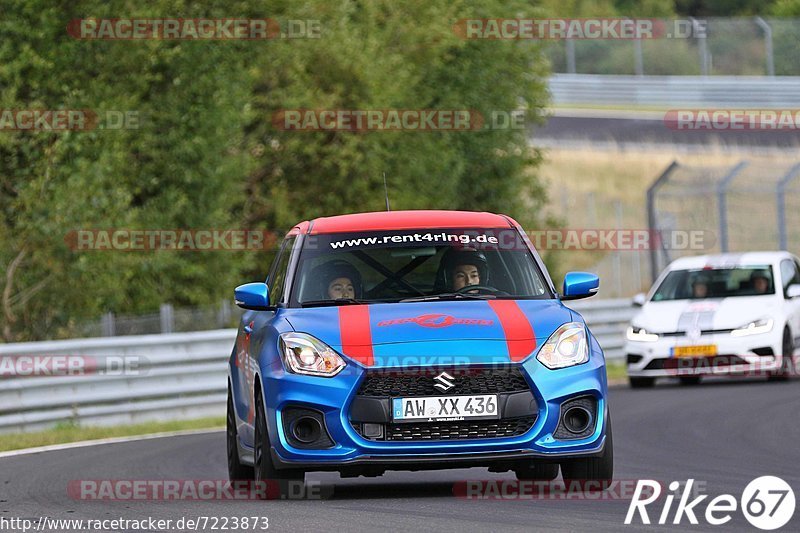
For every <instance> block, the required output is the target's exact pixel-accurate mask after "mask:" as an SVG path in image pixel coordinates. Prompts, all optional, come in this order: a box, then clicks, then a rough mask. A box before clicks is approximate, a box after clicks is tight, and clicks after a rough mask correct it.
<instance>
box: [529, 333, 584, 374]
mask: <svg viewBox="0 0 800 533" xmlns="http://www.w3.org/2000/svg"><path fill="white" fill-rule="evenodd" d="M536 359H538V360H539V362H540V363H542V364H543V365H544V366H546V367H547V368H550V369H556V368H564V367H567V366H573V365H579V364H581V363H585V362H586V361H588V360H589V347H588V345H587V343H586V326H584V325H583V324H581V323H580V322H567V323H566V324H564V325H563V326H561V327H559V328H558V329H557V330H555V331H554V332H553V334H552V335H550V338H549V339H547V342H546V343H544V346H542V349H541V350H539V355H537V356H536Z"/></svg>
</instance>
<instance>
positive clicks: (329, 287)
mask: <svg viewBox="0 0 800 533" xmlns="http://www.w3.org/2000/svg"><path fill="white" fill-rule="evenodd" d="M311 275H312V279H313V280H315V281H316V282H317V283H318V287H319V294H321V295H322V297H323V299H326V300H342V299H350V298H361V291H362V287H361V274H360V273H359V272H358V269H356V267H354V266H353V265H351V264H350V263H348V262H347V261H344V260H341V259H334V260H333V261H328V262H327V263H324V264H322V265H319V266H318V267H316V268H315V269H314V271H313V272H312V274H311Z"/></svg>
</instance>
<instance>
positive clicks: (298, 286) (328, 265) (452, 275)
mask: <svg viewBox="0 0 800 533" xmlns="http://www.w3.org/2000/svg"><path fill="white" fill-rule="evenodd" d="M296 272H297V274H296V277H295V281H294V283H293V284H292V285H293V287H292V294H291V298H290V302H291V305H292V306H304V307H309V306H314V305H340V304H347V303H362V302H367V303H369V302H399V301H420V300H428V299H434V300H435V299H453V300H457V299H478V298H480V299H495V298H515V299H519V298H542V299H544V298H552V297H553V294H552V293H551V291H550V290H549V289H548V287H547V284H546V282H545V278H544V276H543V274H542V272H541V270H540V269H539V267H538V265H537V264H536V261H535V260H534V258H533V256H532V254H531V253H530V250H529V249H528V247H527V245H526V244H525V242H524V241H523V240H522V238H521V237H520V235H519V233H518V232H517V231H515V230H509V229H508V228H503V229H495V230H485V229H457V230H450V229H435V230H423V231H419V230H412V231H403V230H399V231H379V232H360V233H337V234H331V235H310V236H308V237H307V238H306V240H305V242H304V243H303V248H302V251H301V253H300V258H299V263H298V266H297V271H296Z"/></svg>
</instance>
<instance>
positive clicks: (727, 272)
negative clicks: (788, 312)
mask: <svg viewBox="0 0 800 533" xmlns="http://www.w3.org/2000/svg"><path fill="white" fill-rule="evenodd" d="M765 294H775V283H774V278H773V276H772V267H771V266H769V265H748V266H737V267H730V268H702V269H689V270H674V271H672V272H670V273H669V274H667V276H666V277H665V278H664V281H662V282H661V284H660V285H659V286H658V289H656V291H655V293H654V294H653V298H652V300H651V301H654V302H659V301H665V300H691V299H694V300H699V299H703V298H730V297H733V296H759V295H765Z"/></svg>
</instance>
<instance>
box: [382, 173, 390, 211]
mask: <svg viewBox="0 0 800 533" xmlns="http://www.w3.org/2000/svg"><path fill="white" fill-rule="evenodd" d="M383 193H384V194H385V195H386V210H387V211H391V209H390V208H389V188H388V187H386V172H384V173H383Z"/></svg>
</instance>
